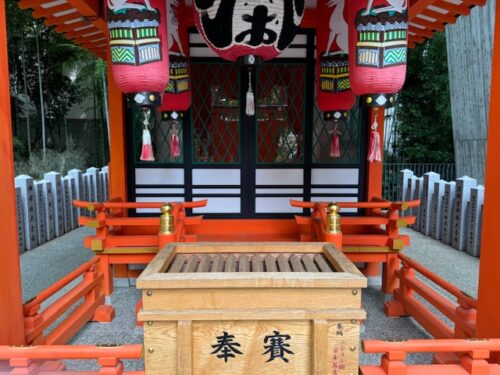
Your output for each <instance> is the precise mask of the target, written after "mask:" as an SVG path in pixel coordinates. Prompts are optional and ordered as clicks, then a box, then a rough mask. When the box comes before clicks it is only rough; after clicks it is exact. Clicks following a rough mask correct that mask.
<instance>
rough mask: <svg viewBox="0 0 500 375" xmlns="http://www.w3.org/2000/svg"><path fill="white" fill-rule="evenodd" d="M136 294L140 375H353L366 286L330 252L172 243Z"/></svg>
mask: <svg viewBox="0 0 500 375" xmlns="http://www.w3.org/2000/svg"><path fill="white" fill-rule="evenodd" d="M137 286H138V287H139V288H140V289H142V290H143V291H142V293H143V310H142V311H141V312H140V314H139V318H140V320H142V321H144V322H145V324H144V343H145V347H144V348H145V350H144V351H145V366H146V374H147V375H160V374H164V375H176V374H178V375H191V374H194V375H224V374H227V375H276V374H285V375H295V374H296V375H299V374H300V375H310V374H315V375H320V374H325V375H326V374H329V375H330V374H336V375H341V374H342V375H343V374H346V375H351V374H357V373H358V356H359V323H360V320H362V319H364V318H365V311H364V310H363V309H362V308H361V288H364V287H366V278H365V277H364V276H363V275H362V274H361V273H360V272H359V271H358V269H357V268H356V267H355V266H354V264H352V263H351V262H350V261H349V260H348V259H347V258H346V257H345V256H344V255H343V254H342V253H341V252H340V251H338V250H337V249H335V248H334V247H333V246H332V245H331V244H323V243H317V242H315V243H191V244H186V243H182V244H180V243H179V244H171V245H168V246H167V247H165V248H163V249H162V250H161V251H160V252H159V253H158V254H157V255H156V257H155V258H154V259H153V261H152V262H151V263H150V264H149V266H148V267H147V268H146V269H145V270H144V272H143V273H142V274H141V276H140V277H139V279H138V280H137Z"/></svg>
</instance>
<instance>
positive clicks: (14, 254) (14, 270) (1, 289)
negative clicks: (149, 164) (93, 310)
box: [0, 0, 24, 345]
mask: <svg viewBox="0 0 500 375" xmlns="http://www.w3.org/2000/svg"><path fill="white" fill-rule="evenodd" d="M0 171H1V174H2V183H1V184H0V197H2V200H3V202H2V209H1V210H0V238H1V241H2V248H1V250H0V344H3V345H20V344H24V322H23V305H22V290H21V275H20V269H19V240H18V232H17V212H16V190H15V188H14V155H13V147H12V124H11V113H10V87H9V63H8V58H7V30H6V22H5V0H0Z"/></svg>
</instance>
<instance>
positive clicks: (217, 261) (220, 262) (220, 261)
mask: <svg viewBox="0 0 500 375" xmlns="http://www.w3.org/2000/svg"><path fill="white" fill-rule="evenodd" d="M222 271H224V257H223V256H222V255H220V254H217V255H216V256H215V258H214V263H213V264H212V272H222Z"/></svg>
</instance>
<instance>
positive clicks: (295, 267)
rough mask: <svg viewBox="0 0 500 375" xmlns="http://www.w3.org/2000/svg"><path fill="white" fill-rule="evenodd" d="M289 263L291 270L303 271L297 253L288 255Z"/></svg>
mask: <svg viewBox="0 0 500 375" xmlns="http://www.w3.org/2000/svg"><path fill="white" fill-rule="evenodd" d="M290 264H291V265H292V270H293V272H304V267H303V266H302V262H301V261H300V258H299V257H298V256H297V254H292V255H291V256H290Z"/></svg>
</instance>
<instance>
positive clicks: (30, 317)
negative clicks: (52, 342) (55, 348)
mask: <svg viewBox="0 0 500 375" xmlns="http://www.w3.org/2000/svg"><path fill="white" fill-rule="evenodd" d="M40 307H41V306H40V304H37V305H35V306H33V307H32V308H31V309H30V310H29V311H28V312H27V313H25V316H24V332H25V336H27V335H28V334H29V332H31V331H33V330H34V329H35V328H36V327H38V326H40V324H42V322H43V316H42V314H40ZM27 344H29V345H43V344H45V336H44V335H43V332H41V333H40V334H39V335H38V336H36V337H35V338H33V339H32V340H30V342H27Z"/></svg>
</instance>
